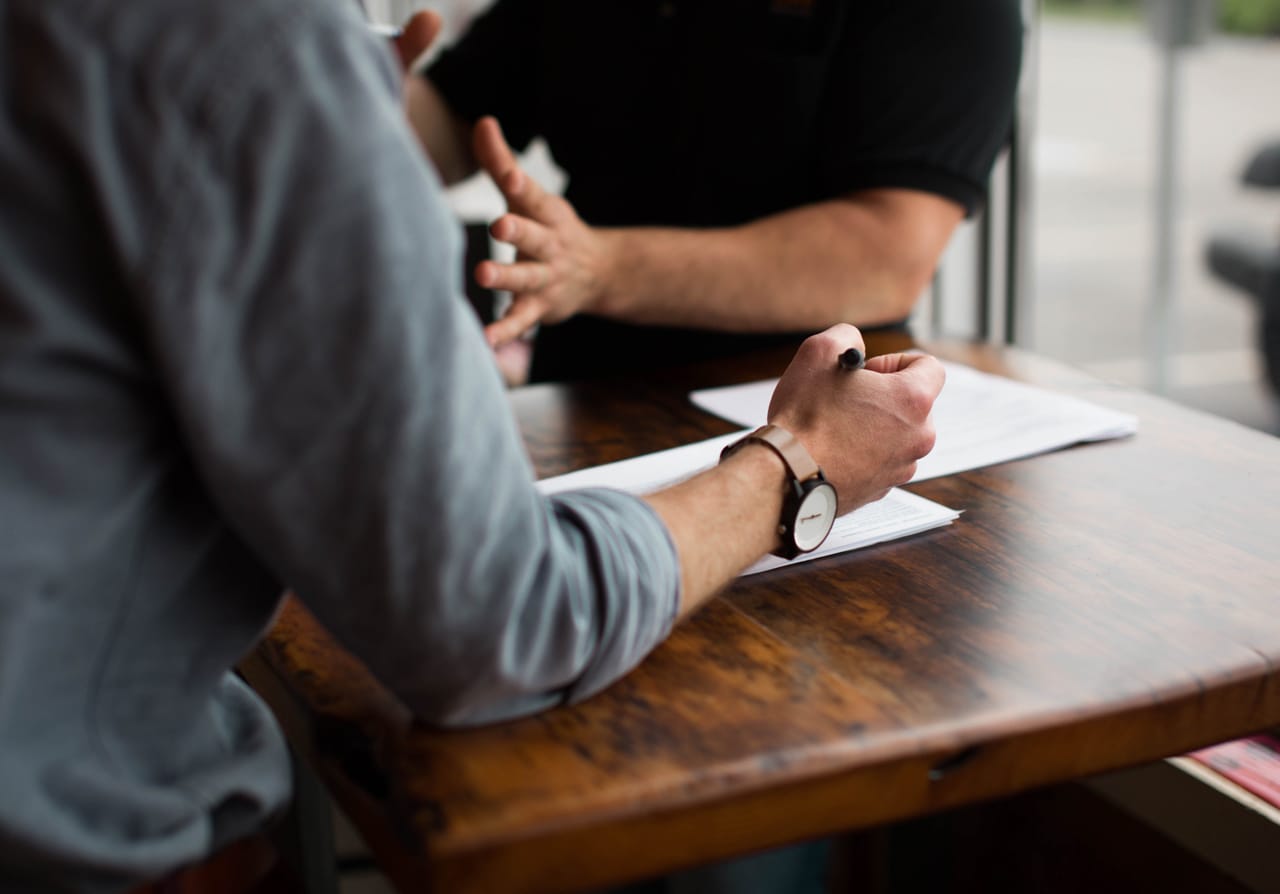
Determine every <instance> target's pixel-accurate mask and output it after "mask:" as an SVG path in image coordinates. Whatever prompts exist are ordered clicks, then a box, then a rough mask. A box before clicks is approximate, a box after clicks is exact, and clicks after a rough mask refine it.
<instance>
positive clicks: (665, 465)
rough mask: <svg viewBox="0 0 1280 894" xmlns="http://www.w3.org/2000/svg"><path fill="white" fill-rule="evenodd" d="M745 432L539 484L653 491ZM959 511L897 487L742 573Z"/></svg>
mask: <svg viewBox="0 0 1280 894" xmlns="http://www.w3.org/2000/svg"><path fill="white" fill-rule="evenodd" d="M743 434H745V432H734V433H733V434H730V435H723V436H721V437H719V438H711V439H710V440H707V441H699V442H697V443H696V444H686V445H685V446H683V447H673V448H672V449H670V450H662V451H659V452H658V453H649V454H646V455H644V456H637V457H634V458H633V459H624V460H622V461H620V462H616V463H609V464H608V465H605V466H594V467H592V468H590V469H582V470H580V471H577V472H570V473H569V474H567V475H560V476H558V477H555V478H546V479H544V480H542V481H539V482H538V488H539V489H540V490H541V491H542V492H543V493H546V494H553V493H558V492H559V491H563V490H574V489H577V488H583V487H611V488H614V489H616V490H625V491H627V492H628V493H633V494H647V493H652V492H653V491H655V490H660V489H662V488H664V487H669V486H670V485H672V484H675V483H677V482H679V481H682V480H684V479H685V478H689V477H692V476H693V475H696V474H697V473H698V472H701V471H703V470H705V469H709V468H711V467H712V466H714V465H715V464H716V462H718V461H719V459H720V451H721V450H723V449H724V447H725V445H727V444H730V443H732V442H733V441H735V440H737V439H738V438H740V437H742V435H743ZM959 514H960V513H958V512H956V511H954V510H952V509H948V508H947V507H946V506H943V505H941V504H940V503H935V502H933V501H932V500H926V499H925V498H924V497H917V496H916V495H915V494H909V493H907V492H906V491H903V490H897V489H894V490H892V491H890V492H889V495H888V496H886V497H884V498H883V499H881V500H877V501H876V502H874V503H871V504H868V505H866V506H863V507H862V508H861V509H858V510H856V511H854V512H850V513H849V514H848V515H844V516H841V517H840V518H838V519H836V523H835V527H833V528H832V529H831V534H830V536H828V537H827V541H826V543H824V544H822V546H821V547H819V548H818V549H816V550H814V551H813V552H811V553H805V554H803V555H801V556H799V557H797V558H795V559H792V560H791V561H790V562H788V561H787V560H784V559H779V558H775V557H774V556H765V557H764V558H763V559H761V560H760V561H759V562H757V563H756V564H754V565H752V566H751V567H750V568H748V569H747V570H746V571H744V572H743V574H755V573H756V572H758V571H768V570H769V569H770V568H776V567H778V566H779V565H788V564H794V563H795V562H803V561H807V560H809V559H820V558H822V557H823V556H830V555H834V554H835V553H841V552H846V551H848V550H851V549H858V548H859V547H863V546H870V545H871V544H873V543H880V542H881V541H884V540H893V539H895V538H898V537H906V536H907V535H908V534H916V533H919V532H920V531H927V530H929V529H930V528H937V527H940V526H942V525H949V524H951V522H952V521H953V520H954V519H955V518H957V517H958V516H959Z"/></svg>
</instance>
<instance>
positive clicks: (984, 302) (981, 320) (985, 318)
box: [974, 201, 991, 341]
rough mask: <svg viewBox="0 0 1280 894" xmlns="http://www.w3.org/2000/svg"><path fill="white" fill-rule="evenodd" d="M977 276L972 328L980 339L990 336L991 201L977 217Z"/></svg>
mask: <svg viewBox="0 0 1280 894" xmlns="http://www.w3.org/2000/svg"><path fill="white" fill-rule="evenodd" d="M977 267H978V271H977V273H978V276H977V285H976V287H975V291H976V292H977V295H976V296H975V299H974V306H975V307H976V308H977V310H976V315H977V317H976V319H975V320H974V330H975V332H976V337H977V338H978V339H980V340H981V341H987V340H989V339H990V338H991V202H990V201H988V202H987V207H985V208H983V209H982V216H981V217H980V218H979V219H978V264H977Z"/></svg>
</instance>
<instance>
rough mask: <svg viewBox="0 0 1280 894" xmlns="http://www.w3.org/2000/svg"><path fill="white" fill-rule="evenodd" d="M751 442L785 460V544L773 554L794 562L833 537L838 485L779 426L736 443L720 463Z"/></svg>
mask: <svg viewBox="0 0 1280 894" xmlns="http://www.w3.org/2000/svg"><path fill="white" fill-rule="evenodd" d="M750 441H759V442H760V443H761V444H764V445H765V446H767V447H770V448H772V449H773V451H774V452H775V453H777V454H778V456H780V457H782V464H783V465H784V466H786V467H787V474H788V476H789V479H790V480H789V482H788V487H787V492H786V495H785V496H784V497H783V500H782V517H781V519H779V521H778V536H779V538H780V539H781V541H782V543H781V545H780V546H779V547H778V548H777V549H775V550H774V551H773V554H774V555H775V556H779V557H781V558H783V559H794V558H795V557H796V556H798V555H800V554H801V553H807V552H812V551H813V550H815V549H817V548H818V547H820V546H822V542H823V541H824V540H826V539H827V535H828V534H830V533H831V526H832V525H834V524H835V523H836V505H837V500H836V488H835V485H833V484H832V483H831V482H830V481H828V480H827V478H826V476H825V475H823V474H822V469H820V468H818V464H817V463H816V462H814V461H813V457H812V456H810V455H809V451H808V450H805V449H804V445H803V444H801V443H800V442H799V441H798V440H796V437H795V435H793V434H791V432H789V431H787V430H786V429H785V428H781V427H779V426H777V425H766V426H764V427H763V428H758V429H756V430H755V431H753V432H752V433H751V434H749V435H747V436H746V437H745V438H742V439H741V440H738V441H734V442H733V443H732V444H730V445H729V446H728V447H726V448H724V450H723V451H721V453H720V461H721V462H724V460H725V459H726V458H728V457H729V456H732V455H733V454H734V453H736V452H737V451H738V450H740V449H741V448H742V447H743V445H745V444H747V443H748V442H750Z"/></svg>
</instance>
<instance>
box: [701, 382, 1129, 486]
mask: <svg viewBox="0 0 1280 894" xmlns="http://www.w3.org/2000/svg"><path fill="white" fill-rule="evenodd" d="M943 365H944V366H945V367H946V368H947V384H946V385H945V386H944V387H943V389H942V393H941V394H940V395H938V400H937V402H936V403H935V404H934V405H933V424H934V428H935V429H936V430H937V433H938V441H937V443H936V444H935V445H934V448H933V452H932V453H930V454H929V455H928V456H926V457H925V458H924V459H922V460H921V461H920V463H919V465H918V466H917V468H916V475H915V477H914V478H912V479H911V480H912V481H924V480H926V479H929V478H940V477H941V476H943V475H954V474H955V473H957V472H964V471H967V470H968V469H979V468H982V467H983V466H990V465H995V464H996V463H1002V462H1008V461H1010V460H1014V459H1021V458H1023V457H1026V456H1034V455H1035V454H1037V453H1046V452H1048V451H1050V450H1058V449H1060V448H1063V447H1068V446H1070V445H1072V444H1079V443H1082V442H1085V441H1103V440H1107V439H1109V438H1119V437H1124V436H1125V435H1131V434H1133V433H1134V432H1136V431H1137V430H1138V420H1137V417H1135V416H1132V415H1130V414H1128V413H1121V412H1118V411H1116V410H1109V409H1107V408H1106V407H1099V406H1097V405H1096V404H1091V403H1089V402H1088V401H1084V400H1080V399H1079V398H1075V397H1069V396H1068V395H1065V394H1059V393H1057V392H1055V391H1049V390H1047V389H1044V388H1037V387H1035V386H1034V385H1026V384H1023V383H1022V382H1014V381H1012V380H1011V379H1005V378H1002V377H1000V376H993V375H989V374H988V373H984V372H979V371H978V370H976V369H973V368H972V367H968V366H964V365H962V364H959V363H944V364H943ZM854 375H857V374H856V373H855V374H854ZM777 382H778V380H777V379H769V380H768V381H764V382H751V383H749V384H746V385H731V386H729V387H727V388H708V389H706V390H704V391H695V392H693V394H691V395H690V398H691V399H692V400H693V402H694V403H695V404H697V405H698V406H700V407H702V409H704V410H707V411H708V412H711V413H715V414H716V415H717V416H723V417H724V418H725V419H728V420H730V421H731V422H736V423H738V424H739V425H745V426H748V427H750V428H757V427H759V426H761V425H764V423H765V414H766V412H767V411H768V409H769V398H770V396H771V395H772V394H773V387H774V385H776V384H777Z"/></svg>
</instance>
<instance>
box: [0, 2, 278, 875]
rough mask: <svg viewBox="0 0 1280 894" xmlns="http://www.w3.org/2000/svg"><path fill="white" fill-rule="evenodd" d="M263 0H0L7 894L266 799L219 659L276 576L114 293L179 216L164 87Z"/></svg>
mask: <svg viewBox="0 0 1280 894" xmlns="http://www.w3.org/2000/svg"><path fill="white" fill-rule="evenodd" d="M242 7H247V9H242ZM273 7H274V9H273ZM284 9H285V4H281V3H271V2H264V3H256V2H255V3H252V4H214V3H207V4H202V3H183V4H169V3H164V2H143V3H129V4H118V3H70V2H65V3H63V2H45V0H39V2H22V0H17V2H12V0H3V2H0V21H2V22H3V24H2V25H0V42H2V44H0V60H3V61H2V62H0V80H2V83H0V103H2V105H0V195H3V200H2V201H0V242H3V244H4V245H5V247H6V248H5V260H4V263H3V265H0V529H2V533H0V744H2V745H3V749H4V757H3V760H0V791H3V792H4V797H3V798H0V840H3V841H4V842H6V844H5V845H4V847H2V848H0V879H4V880H5V881H6V882H12V883H14V884H16V885H19V886H20V888H21V890H24V891H40V890H45V889H46V888H52V886H53V885H54V882H53V881H52V880H51V879H52V878H53V876H54V875H55V874H56V875H58V876H61V878H60V881H59V882H58V883H57V884H58V885H59V887H58V890H65V888H63V887H61V886H63V885H67V884H74V885H76V886H77V888H80V887H83V888H85V889H88V890H93V889H97V888H99V887H101V888H102V889H104V890H112V889H115V888H118V887H120V886H121V885H124V884H127V883H128V880H129V879H130V878H138V877H143V876H154V875H156V874H158V873H159V872H161V871H164V870H167V869H168V868H169V867H171V866H173V865H175V864H177V863H180V862H186V861H189V860H192V859H196V858H198V857H200V856H202V855H203V854H205V853H206V852H207V851H208V850H209V849H211V848H212V847H216V846H217V845H218V844H220V843H223V842H226V841H229V840H231V839H233V838H235V837H238V836H240V835H243V834H245V833H247V832H248V831H249V830H251V829H252V828H254V827H255V826H256V825H258V824H260V823H261V822H262V820H263V819H264V818H265V817H266V816H267V815H269V814H270V813H271V812H273V811H275V810H277V809H278V808H279V807H280V806H281V805H282V804H283V802H284V800H285V798H286V797H287V795H288V773H287V755H286V753H285V750H284V746H283V743H282V741H281V739H280V736H279V733H278V731H277V730H276V728H275V726H274V724H273V723H272V722H271V720H270V718H269V716H268V714H267V712H266V711H265V710H264V708H263V707H262V706H261V704H260V703H259V702H258V700H257V699H256V698H255V697H253V696H252V695H250V694H249V693H248V692H247V690H245V689H244V688H243V687H242V686H241V685H240V684H239V683H238V682H237V681H235V680H233V679H232V678H230V677H228V676H227V674H226V668H227V667H228V666H230V665H231V664H233V663H234V662H235V661H236V660H238V658H239V657H240V656H241V655H242V654H243V652H244V650H245V648H246V646H247V645H248V644H249V643H250V642H251V641H252V639H253V637H254V635H255V634H256V633H257V632H258V631H260V630H261V629H262V628H263V627H264V626H265V625H266V623H267V622H268V620H269V618H270V615H271V613H272V611H273V607H274V605H275V602H276V601H277V599H278V596H279V593H280V587H279V584H278V583H277V582H276V581H275V580H274V578H273V575H272V574H270V573H269V572H268V571H267V569H266V568H264V567H263V565H262V564H261V562H260V561H259V560H258V559H257V558H256V557H255V556H254V555H252V553H251V552H250V551H249V550H248V549H247V548H246V547H245V546H244V545H243V543H242V541H241V540H240V539H239V537H237V536H236V535H235V534H234V533H233V532H232V531H231V530H230V529H229V528H228V526H227V525H226V523H225V522H224V521H223V519H222V516H221V514H220V513H219V512H218V511H217V509H216V508H215V507H214V506H213V505H212V504H211V501H210V499H209V496H208V494H207V492H206V490H205V488H204V486H203V484H202V483H201V482H200V481H199V479H198V476H197V474H196V470H195V469H194V468H193V466H192V464H191V461H190V458H189V456H190V455H189V453H188V451H187V450H186V448H185V444H184V438H186V437H187V436H188V435H189V434H190V433H187V432H184V431H182V429H181V426H180V422H179V420H178V419H177V418H175V416H174V414H173V413H172V412H171V411H170V409H169V408H168V407H169V404H168V401H167V397H168V395H167V394H166V390H167V388H168V385H169V383H168V382H166V381H164V379H163V376H162V375H161V374H160V372H159V369H158V367H157V366H156V365H154V364H153V363H152V359H153V353H152V345H151V344H150V340H151V339H152V338H154V337H156V336H157V335H158V333H155V332H150V331H147V328H146V317H145V316H144V315H142V314H140V313H139V308H138V306H137V301H138V298H139V294H140V292H142V291H145V290H146V289H147V288H150V287H151V285H152V284H148V283H147V282H146V280H147V279H148V278H149V277H150V276H151V273H152V271H150V270H149V269H148V268H147V265H148V264H149V263H150V262H151V261H152V260H156V259H160V258H162V257H163V256H164V250H163V249H164V244H165V242H166V240H167V239H169V238H171V236H172V233H171V232H170V231H168V229H167V228H168V227H170V226H174V225H180V224H181V220H180V216H179V215H176V214H175V213H174V212H173V210H172V209H171V208H169V207H167V205H168V203H169V202H171V201H174V200H175V199H176V197H175V196H173V195H166V193H165V186H166V179H167V178H172V177H173V175H174V173H175V171H174V168H173V165H174V164H175V163H177V162H178V161H179V159H180V157H181V154H182V152H183V151H184V148H185V147H182V146H180V145H178V143H179V142H180V141H182V140H183V139H185V138H186V137H187V135H189V134H190V132H191V131H190V128H189V126H188V125H187V122H186V121H184V119H189V118H190V117H191V116H192V115H195V114H201V113H203V112H202V110H200V109H199V108H192V107H187V108H183V105H184V104H185V103H187V102H190V103H200V102H210V101H212V100H213V99H214V98H215V97H216V90H211V89H210V87H211V84H212V81H213V79H216V78H219V77H229V76H231V75H232V72H230V71H227V70H223V71H219V70H218V66H219V65H220V64H221V65H225V64H226V60H228V59H229V58H231V57H230V55H229V54H226V53H225V52H223V53H220V52H219V46H218V45H219V44H220V43H222V44H224V45H225V44H226V43H228V42H231V41H235V40H237V39H239V38H240V37H242V36H243V35H244V34H245V33H248V32H251V31H252V30H253V29H256V28H261V27H264V26H268V25H269V23H270V18H271V16H272V15H274V16H275V17H276V18H277V19H281V18H282V14H283V12H284ZM202 47H205V48H207V47H212V49H211V50H208V51H202ZM222 49H224V50H225V46H223V47H222ZM207 113H208V114H210V115H213V114H216V111H215V110H213V109H212V108H209V109H207ZM166 120H167V121H168V122H169V123H168V124H167V125H166V124H164V123H163V121H166ZM211 126H212V122H211ZM147 137H153V138H154V140H147V139H146V138H147ZM166 142H167V143H168V144H166ZM190 148H191V149H192V151H194V149H195V147H190ZM174 188H175V189H176V188H177V187H176V185H175V187H174ZM197 632H198V636H199V643H200V645H199V648H198V650H193V649H192V648H191V647H190V643H191V642H192V641H193V638H194V636H195V635H196V634H197ZM66 863H73V864H79V867H80V868H79V877H78V878H77V879H76V880H75V881H74V882H71V881H70V880H69V879H68V877H67V874H66V869H65V864H66ZM59 864H63V867H62V868H59V869H58V870H57V871H56V873H55V872H54V871H52V870H51V867H53V866H56V865H59ZM6 890H9V888H7V887H6Z"/></svg>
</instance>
